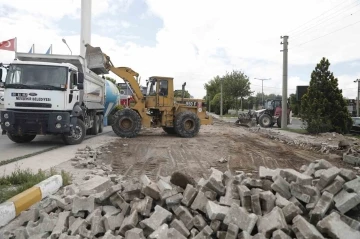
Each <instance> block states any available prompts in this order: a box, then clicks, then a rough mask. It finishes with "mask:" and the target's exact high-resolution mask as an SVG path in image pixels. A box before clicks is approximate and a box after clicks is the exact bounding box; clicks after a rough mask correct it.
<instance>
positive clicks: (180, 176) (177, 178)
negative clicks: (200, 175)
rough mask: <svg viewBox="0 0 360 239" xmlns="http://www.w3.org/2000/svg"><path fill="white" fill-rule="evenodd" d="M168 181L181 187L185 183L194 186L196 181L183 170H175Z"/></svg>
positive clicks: (185, 185)
mask: <svg viewBox="0 0 360 239" xmlns="http://www.w3.org/2000/svg"><path fill="white" fill-rule="evenodd" d="M170 182H171V183H172V184H174V185H176V186H179V187H181V188H183V189H185V188H186V187H187V185H192V186H195V185H196V182H195V180H194V178H193V177H191V176H190V175H188V174H187V173H184V172H179V171H176V172H174V173H173V174H172V175H171V178H170Z"/></svg>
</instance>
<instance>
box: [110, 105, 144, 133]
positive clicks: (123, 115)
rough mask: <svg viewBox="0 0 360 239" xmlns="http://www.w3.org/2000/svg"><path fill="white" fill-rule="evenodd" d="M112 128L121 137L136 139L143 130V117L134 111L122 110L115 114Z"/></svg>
mask: <svg viewBox="0 0 360 239" xmlns="http://www.w3.org/2000/svg"><path fill="white" fill-rule="evenodd" d="M111 127H112V129H113V131H114V132H115V134H116V135H117V136H119V137H122V138H134V137H136V136H137V135H138V134H139V132H140V130H141V117H140V116H139V114H138V113H137V112H136V111H134V110H132V109H128V108H127V109H122V110H119V111H117V112H116V113H115V115H114V123H113V125H112V126H111Z"/></svg>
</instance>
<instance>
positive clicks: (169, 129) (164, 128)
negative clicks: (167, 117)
mask: <svg viewBox="0 0 360 239" xmlns="http://www.w3.org/2000/svg"><path fill="white" fill-rule="evenodd" d="M162 129H163V130H164V131H165V132H166V133H167V134H176V131H175V128H174V127H162Z"/></svg>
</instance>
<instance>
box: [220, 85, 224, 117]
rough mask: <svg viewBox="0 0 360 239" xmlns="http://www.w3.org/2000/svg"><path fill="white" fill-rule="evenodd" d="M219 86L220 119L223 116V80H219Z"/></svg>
mask: <svg viewBox="0 0 360 239" xmlns="http://www.w3.org/2000/svg"><path fill="white" fill-rule="evenodd" d="M220 81H221V84H220V89H221V93H220V117H222V115H223V79H221V80H220Z"/></svg>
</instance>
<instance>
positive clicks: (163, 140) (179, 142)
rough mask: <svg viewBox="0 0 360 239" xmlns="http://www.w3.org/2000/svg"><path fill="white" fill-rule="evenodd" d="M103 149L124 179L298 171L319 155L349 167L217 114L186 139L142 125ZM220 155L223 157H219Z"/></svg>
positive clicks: (107, 160) (105, 159) (106, 160)
mask: <svg viewBox="0 0 360 239" xmlns="http://www.w3.org/2000/svg"><path fill="white" fill-rule="evenodd" d="M103 152H105V153H104V154H103V157H102V158H103V162H104V163H106V164H111V166H112V168H113V171H114V173H117V174H121V175H123V176H124V179H126V178H132V177H139V176H140V175H141V174H144V173H145V174H146V175H147V176H149V177H150V178H151V179H153V180H156V179H157V178H158V177H159V176H169V175H171V173H172V172H173V171H176V170H179V171H186V172H187V173H190V174H191V175H192V176H193V177H195V178H196V179H198V178H200V177H206V176H207V175H208V169H209V168H210V167H214V168H217V169H219V170H221V171H225V170H227V169H230V170H231V171H233V172H235V171H244V172H246V173H251V174H253V176H254V177H257V175H258V169H259V166H265V167H268V168H293V169H296V170H299V169H300V167H301V166H302V165H304V164H306V165H307V164H309V163H310V162H312V161H314V160H316V159H322V158H324V159H327V160H329V161H330V162H331V163H333V165H336V166H339V167H346V168H348V167H349V165H347V164H346V163H343V161H342V160H340V159H334V158H328V157H327V156H326V155H321V154H318V153H314V152H311V151H307V150H303V149H300V148H297V147H296V146H293V145H287V144H284V143H281V142H278V141H274V140H271V139H269V138H266V137H264V136H262V135H261V134H258V133H252V132H249V131H248V130H246V129H244V128H242V127H237V126H234V125H232V124H231V123H225V122H222V121H219V120H216V119H214V124H213V125H208V126H202V129H201V130H200V133H199V135H198V136H197V137H194V138H191V139H186V138H179V137H177V136H172V135H167V134H166V133H164V132H163V131H162V129H145V130H142V131H141V134H140V135H139V136H138V137H137V138H132V139H117V140H116V141H114V142H113V143H110V144H109V145H108V146H106V148H105V150H104V151H103ZM222 158H223V159H227V162H219V160H220V159H222Z"/></svg>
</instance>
